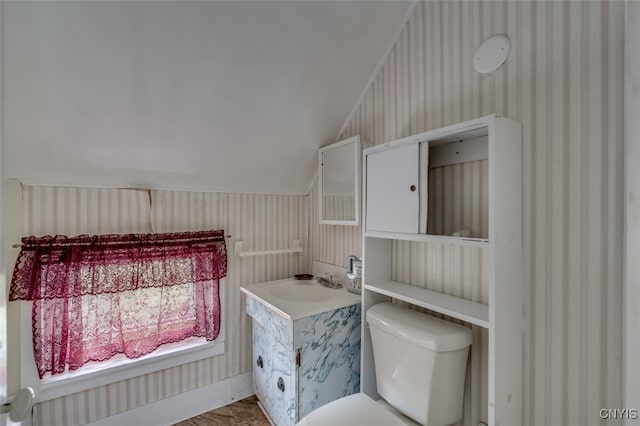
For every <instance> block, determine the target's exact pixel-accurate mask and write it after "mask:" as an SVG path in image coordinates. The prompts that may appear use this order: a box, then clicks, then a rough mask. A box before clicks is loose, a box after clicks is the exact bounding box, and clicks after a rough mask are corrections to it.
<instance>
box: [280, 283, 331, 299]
mask: <svg viewBox="0 0 640 426" xmlns="http://www.w3.org/2000/svg"><path fill="white" fill-rule="evenodd" d="M331 291H332V290H329V289H328V288H326V287H321V286H319V285H304V284H303V285H296V286H291V285H285V286H282V287H276V288H274V289H272V290H271V293H272V294H273V295H274V296H276V297H279V298H281V299H284V300H290V301H292V302H306V303H318V302H326V301H327V300H329V299H331V297H332V296H333V294H332V293H331Z"/></svg>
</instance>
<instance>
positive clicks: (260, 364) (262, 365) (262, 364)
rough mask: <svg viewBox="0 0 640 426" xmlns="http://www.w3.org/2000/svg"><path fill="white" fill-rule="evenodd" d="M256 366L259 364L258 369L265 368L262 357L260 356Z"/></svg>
mask: <svg viewBox="0 0 640 426" xmlns="http://www.w3.org/2000/svg"><path fill="white" fill-rule="evenodd" d="M256 364H258V367H260V368H263V367H264V362H262V355H258V360H257V361H256Z"/></svg>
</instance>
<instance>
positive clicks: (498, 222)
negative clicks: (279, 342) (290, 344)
mask: <svg viewBox="0 0 640 426" xmlns="http://www.w3.org/2000/svg"><path fill="white" fill-rule="evenodd" d="M363 166H364V169H363V177H364V188H363V195H364V197H363V198H364V200H363V205H364V236H363V239H364V241H363V246H364V276H363V283H364V286H363V289H364V290H363V299H362V301H363V312H366V310H367V309H368V308H369V307H371V306H372V305H374V304H376V303H380V302H382V301H387V300H390V299H395V300H398V301H402V302H406V303H409V304H411V305H415V306H416V307H420V308H425V309H428V310H430V311H432V312H435V313H438V314H442V315H446V316H449V317H452V318H454V319H456V320H461V321H465V322H467V323H469V324H471V325H473V326H474V327H477V328H481V329H485V330H486V333H488V346H489V347H488V355H487V356H488V361H487V362H486V364H487V365H480V364H478V362H477V360H476V361H474V360H472V361H471V364H472V365H476V368H483V369H485V371H486V374H487V376H488V380H487V388H486V389H482V394H483V396H482V398H483V400H486V402H487V405H486V406H485V407H484V410H481V412H478V413H475V414H474V417H475V419H473V420H474V421H478V420H484V421H488V422H489V424H490V425H494V424H521V421H522V377H523V372H522V338H523V313H522V312H523V287H524V284H523V280H524V278H523V272H522V137H521V125H520V124H519V123H516V122H514V121H512V120H509V119H507V118H504V117H500V116H497V115H490V116H487V117H483V118H479V119H476V120H472V121H469V122H465V123H460V124H456V125H453V126H449V127H445V128H442V129H437V130H433V131H429V132H425V133H421V134H418V135H413V136H409V137H407V138H403V139H400V140H397V141H394V142H389V143H386V144H383V145H378V146H375V147H372V148H368V149H366V150H365V151H364V161H363ZM407 241H409V242H418V243H424V244H425V245H427V246H428V247H433V246H437V247H442V245H445V246H446V247H447V248H449V247H453V248H454V249H453V250H449V251H448V253H453V254H451V255H449V258H448V259H447V263H448V265H453V266H450V268H451V267H452V268H457V269H459V270H460V271H465V273H466V275H467V276H469V275H473V274H480V275H482V276H481V277H478V282H484V283H486V285H487V287H488V288H487V291H488V298H487V300H486V301H484V303H483V301H482V300H473V299H478V297H472V295H469V294H464V293H465V292H464V291H462V292H461V291H458V290H456V283H455V279H453V280H452V279H448V282H445V283H443V282H430V281H429V279H425V280H424V281H423V282H419V283H417V285H416V283H415V282H406V281H405V280H403V279H401V278H399V276H400V275H404V276H406V275H415V274H414V272H415V271H413V270H410V271H409V272H408V274H407V273H405V274H402V273H400V272H399V269H400V268H401V266H399V265H400V264H402V265H404V266H402V267H403V268H413V269H417V268H423V269H429V268H432V269H433V268H436V269H437V268H439V267H440V266H439V265H437V264H433V265H431V264H429V265H427V266H426V267H425V266H424V265H420V263H421V262H422V261H423V259H419V258H416V257H415V255H414V254H410V255H411V256H413V262H408V263H407V261H406V259H403V256H404V255H409V254H407V253H405V252H404V251H401V250H399V249H398V247H400V245H401V244H402V243H403V242H407ZM456 248H457V249H456ZM469 250H471V251H473V252H474V253H479V254H478V255H477V256H475V255H474V256H468V255H465V254H466V253H467V252H469ZM472 258H473V259H472ZM478 259H480V260H478ZM469 262H476V264H474V265H471V266H470V264H469ZM477 263H480V264H479V265H478V264H477ZM453 275H455V274H453ZM459 275H463V274H462V273H461V274H459ZM426 276H428V277H433V278H431V279H432V280H433V281H438V280H439V278H437V274H435V273H432V271H429V273H427V274H426ZM445 281H446V280H445ZM460 293H462V294H460ZM476 349H477V348H476ZM477 353H478V352H477V351H476V352H475V354H476V355H474V356H477ZM472 354H474V351H473V349H472ZM362 390H363V391H364V392H365V393H367V394H368V395H370V396H372V397H374V398H377V397H378V395H377V392H376V383H375V370H374V366H373V355H372V351H371V338H370V336H369V332H368V330H367V329H366V328H364V327H363V340H362ZM471 398H481V397H480V396H479V395H471ZM482 413H487V414H486V418H483V417H485V416H484V415H483V414H482ZM474 424H475V423H474Z"/></svg>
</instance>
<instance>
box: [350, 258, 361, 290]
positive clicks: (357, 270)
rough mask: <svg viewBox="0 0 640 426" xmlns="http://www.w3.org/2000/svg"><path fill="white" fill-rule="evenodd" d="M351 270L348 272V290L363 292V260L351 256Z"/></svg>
mask: <svg viewBox="0 0 640 426" xmlns="http://www.w3.org/2000/svg"><path fill="white" fill-rule="evenodd" d="M348 261H349V272H347V291H350V292H351V293H357V294H362V261H361V260H360V259H358V258H357V257H356V256H353V255H351V256H349V258H348Z"/></svg>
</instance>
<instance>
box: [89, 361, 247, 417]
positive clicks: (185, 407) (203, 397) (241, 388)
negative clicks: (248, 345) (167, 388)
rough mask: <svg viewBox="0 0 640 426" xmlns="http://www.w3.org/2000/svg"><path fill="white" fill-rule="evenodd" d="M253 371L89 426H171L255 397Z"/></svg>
mask: <svg viewBox="0 0 640 426" xmlns="http://www.w3.org/2000/svg"><path fill="white" fill-rule="evenodd" d="M252 380H253V379H252V377H251V371H248V372H245V373H242V374H239V375H237V376H234V377H229V378H228V379H224V380H221V381H219V382H216V383H213V384H211V385H208V386H203V387H201V388H198V389H194V390H192V391H189V392H184V393H181V394H179V395H176V396H172V397H170V398H166V399H161V400H159V401H155V402H152V403H150V404H146V405H143V406H141V407H138V408H134V409H133V410H128V411H124V412H122V413H118V414H116V415H115V416H109V417H106V418H104V419H100V420H98V421H95V422H93V423H89V424H88V425H89V426H113V425H133V424H135V425H138V426H165V425H166V426H169V425H172V424H175V423H178V422H181V421H183V420H186V419H189V418H191V417H194V416H197V415H198V414H202V413H205V412H207V411H210V410H215V409H216V408H220V407H222V406H225V405H227V404H230V403H232V402H234V401H237V400H239V399H243V398H246V397H247V396H250V395H252V394H253V382H252Z"/></svg>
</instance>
